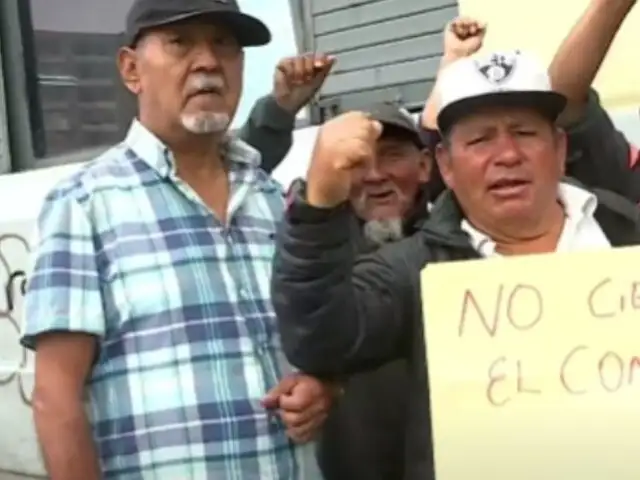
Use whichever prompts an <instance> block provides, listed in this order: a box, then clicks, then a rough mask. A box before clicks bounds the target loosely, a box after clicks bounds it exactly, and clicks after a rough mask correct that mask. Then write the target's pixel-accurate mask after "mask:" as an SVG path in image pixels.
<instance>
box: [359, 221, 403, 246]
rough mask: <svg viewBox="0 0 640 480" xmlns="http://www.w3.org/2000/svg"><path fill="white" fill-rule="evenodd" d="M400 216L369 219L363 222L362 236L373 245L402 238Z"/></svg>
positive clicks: (380, 244)
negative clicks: (385, 218)
mask: <svg viewBox="0 0 640 480" xmlns="http://www.w3.org/2000/svg"><path fill="white" fill-rule="evenodd" d="M402 223H403V222H402V219H401V218H389V219H387V220H370V221H368V222H366V223H365V224H364V237H365V238H366V239H367V241H368V242H369V243H370V244H371V245H373V246H375V247H380V246H382V245H384V244H386V243H391V242H396V241H398V240H401V239H402V238H404V232H403V229H402Z"/></svg>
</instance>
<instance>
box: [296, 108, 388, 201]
mask: <svg viewBox="0 0 640 480" xmlns="http://www.w3.org/2000/svg"><path fill="white" fill-rule="evenodd" d="M381 133H382V125H381V124H380V122H377V121H375V120H372V119H371V118H370V117H369V116H368V115H367V114H366V113H362V112H348V113H345V114H342V115H339V116H337V117H335V118H333V119H331V120H329V121H328V122H326V123H325V124H324V125H323V126H322V127H320V129H319V131H318V136H317V138H316V144H315V147H314V149H313V156H312V158H311V165H310V166H309V172H308V175H307V202H308V203H309V204H311V205H313V206H315V207H320V208H331V207H335V206H337V205H339V204H340V203H342V202H344V201H345V200H347V199H348V198H349V193H350V191H351V185H352V183H353V179H354V176H355V173H356V172H357V171H358V170H359V169H361V168H362V167H364V166H366V165H368V164H369V162H371V161H372V160H373V157H374V155H375V148H376V141H377V140H378V137H380V134H381Z"/></svg>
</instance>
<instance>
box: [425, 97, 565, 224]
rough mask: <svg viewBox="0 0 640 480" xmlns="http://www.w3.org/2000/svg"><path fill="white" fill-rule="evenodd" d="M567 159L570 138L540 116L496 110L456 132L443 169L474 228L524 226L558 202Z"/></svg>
mask: <svg viewBox="0 0 640 480" xmlns="http://www.w3.org/2000/svg"><path fill="white" fill-rule="evenodd" d="M565 155H566V138H565V135H564V133H562V132H561V131H559V130H558V129H556V128H555V127H554V126H553V125H552V124H551V123H550V122H549V120H547V119H545V118H544V117H542V116H541V115H540V114H538V113H537V112H535V111H532V110H529V109H522V108H493V109H487V110H483V111H479V112H477V113H476V114H473V115H470V116H468V117H466V118H464V119H463V120H461V121H460V122H459V123H457V124H456V125H455V126H454V127H453V129H452V131H451V132H450V135H449V136H448V139H447V140H446V141H445V143H444V145H443V146H441V147H440V148H439V150H438V164H439V166H440V169H441V172H442V177H443V179H444V181H445V183H446V184H447V185H448V187H449V188H450V189H451V190H453V192H454V193H455V195H456V197H457V199H458V201H459V202H460V205H461V207H462V209H463V210H464V212H465V214H466V216H467V217H468V218H469V219H470V220H471V221H472V222H473V221H474V220H475V221H476V222H477V223H480V224H495V223H496V222H516V223H518V222H520V221H521V220H523V219H524V220H526V219H528V218H536V216H537V215H538V214H539V212H542V211H545V210H546V209H545V206H546V205H548V204H549V202H555V201H556V199H557V190H558V183H559V181H560V178H561V177H562V175H563V174H564V162H565Z"/></svg>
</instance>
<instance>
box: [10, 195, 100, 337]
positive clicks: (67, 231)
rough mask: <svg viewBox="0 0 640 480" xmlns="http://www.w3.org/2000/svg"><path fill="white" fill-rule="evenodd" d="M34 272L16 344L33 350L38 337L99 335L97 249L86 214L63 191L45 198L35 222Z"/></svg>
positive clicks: (28, 286)
mask: <svg viewBox="0 0 640 480" xmlns="http://www.w3.org/2000/svg"><path fill="white" fill-rule="evenodd" d="M37 230H38V233H37V243H36V248H35V250H34V252H33V255H34V258H33V269H32V271H31V274H30V275H29V277H30V278H29V281H28V284H27V291H26V295H25V300H24V327H23V336H22V338H21V343H22V345H23V346H24V347H26V348H29V349H35V348H36V341H37V338H38V336H39V335H41V334H43V333H50V332H82V333H88V334H93V335H96V336H102V335H104V331H105V322H104V314H103V308H102V296H101V289H100V280H99V273H98V268H97V262H96V249H95V246H94V236H93V229H92V227H91V223H90V221H89V218H88V217H87V214H86V212H85V210H84V209H83V208H82V207H81V205H80V204H79V203H78V202H77V200H76V199H75V198H74V197H73V195H72V194H71V193H70V192H69V191H67V192H58V193H53V194H51V195H49V196H48V197H47V199H46V200H45V203H44V206H43V208H42V211H41V213H40V215H39V218H38V226H37Z"/></svg>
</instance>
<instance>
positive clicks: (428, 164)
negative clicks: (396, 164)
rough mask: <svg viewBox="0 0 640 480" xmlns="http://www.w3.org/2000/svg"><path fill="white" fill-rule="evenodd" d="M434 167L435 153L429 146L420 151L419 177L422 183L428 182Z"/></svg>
mask: <svg viewBox="0 0 640 480" xmlns="http://www.w3.org/2000/svg"><path fill="white" fill-rule="evenodd" d="M432 169H433V155H432V154H431V152H430V151H429V149H428V148H423V149H422V150H421V151H420V172H419V173H418V177H419V179H420V183H427V182H428V181H429V179H430V178H431V170H432Z"/></svg>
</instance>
